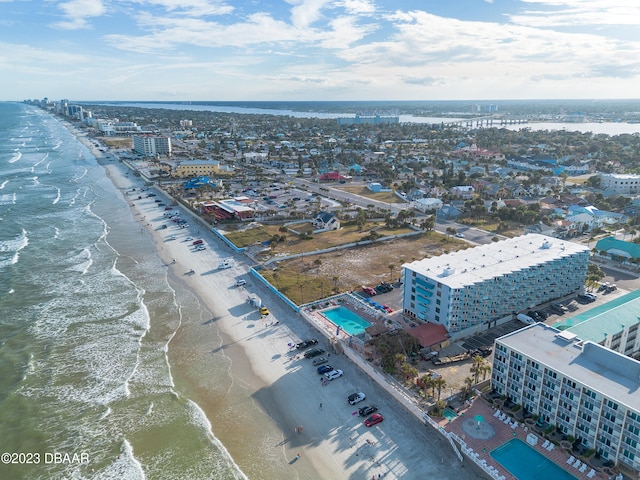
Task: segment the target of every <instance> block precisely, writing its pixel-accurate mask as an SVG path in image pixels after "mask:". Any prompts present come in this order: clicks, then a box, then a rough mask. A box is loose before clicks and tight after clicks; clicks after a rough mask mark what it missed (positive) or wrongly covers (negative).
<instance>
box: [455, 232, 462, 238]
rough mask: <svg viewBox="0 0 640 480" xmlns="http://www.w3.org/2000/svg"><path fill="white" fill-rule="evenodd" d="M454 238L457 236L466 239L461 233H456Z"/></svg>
mask: <svg viewBox="0 0 640 480" xmlns="http://www.w3.org/2000/svg"><path fill="white" fill-rule="evenodd" d="M454 236H455V237H456V238H464V234H462V233H459V232H458V233H456V234H455V235H454Z"/></svg>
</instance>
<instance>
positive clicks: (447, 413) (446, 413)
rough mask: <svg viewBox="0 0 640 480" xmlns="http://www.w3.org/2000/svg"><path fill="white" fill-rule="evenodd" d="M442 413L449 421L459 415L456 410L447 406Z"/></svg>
mask: <svg viewBox="0 0 640 480" xmlns="http://www.w3.org/2000/svg"><path fill="white" fill-rule="evenodd" d="M442 415H443V416H444V418H446V419H447V420H449V421H451V420H453V419H454V418H457V417H458V414H457V413H456V412H454V411H453V410H451V409H450V408H445V409H444V412H442Z"/></svg>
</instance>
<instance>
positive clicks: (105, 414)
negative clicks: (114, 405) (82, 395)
mask: <svg viewBox="0 0 640 480" xmlns="http://www.w3.org/2000/svg"><path fill="white" fill-rule="evenodd" d="M112 412H113V410H111V407H107V409H106V410H105V411H104V413H103V414H102V415H100V420H104V419H105V418H107V417H108V416H109V415H111V413H112Z"/></svg>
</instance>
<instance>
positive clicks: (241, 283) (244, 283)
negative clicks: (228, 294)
mask: <svg viewBox="0 0 640 480" xmlns="http://www.w3.org/2000/svg"><path fill="white" fill-rule="evenodd" d="M246 284H247V281H246V280H245V279H244V278H241V279H239V280H236V287H241V286H242V285H246Z"/></svg>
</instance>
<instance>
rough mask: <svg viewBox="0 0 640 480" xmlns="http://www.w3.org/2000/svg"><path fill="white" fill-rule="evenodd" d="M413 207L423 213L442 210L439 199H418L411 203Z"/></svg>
mask: <svg viewBox="0 0 640 480" xmlns="http://www.w3.org/2000/svg"><path fill="white" fill-rule="evenodd" d="M413 207H414V208H415V209H416V210H419V211H421V212H423V213H427V212H434V211H436V210H439V209H440V208H442V200H440V199H439V198H419V199H417V200H415V201H414V202H413Z"/></svg>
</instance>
